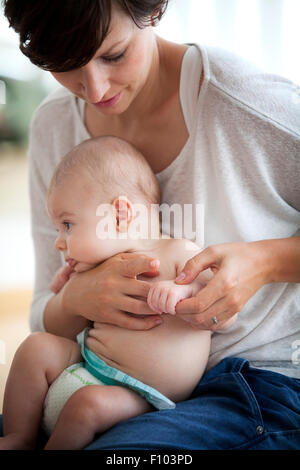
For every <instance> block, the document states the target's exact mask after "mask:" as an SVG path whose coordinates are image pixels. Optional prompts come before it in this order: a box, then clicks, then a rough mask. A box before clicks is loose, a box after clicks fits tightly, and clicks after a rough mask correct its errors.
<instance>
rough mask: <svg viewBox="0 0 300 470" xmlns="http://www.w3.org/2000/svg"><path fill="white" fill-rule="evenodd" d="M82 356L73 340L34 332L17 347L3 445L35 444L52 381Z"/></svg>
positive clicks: (7, 391)
mask: <svg viewBox="0 0 300 470" xmlns="http://www.w3.org/2000/svg"><path fill="white" fill-rule="evenodd" d="M80 360H81V354H80V347H79V345H78V344H77V343H75V342H74V341H71V340H69V339H67V338H62V337H58V336H55V335H52V334H49V333H34V334H32V335H30V336H28V338H26V339H25V341H24V342H23V343H22V344H21V346H20V347H19V349H18V350H17V352H16V354H15V356H14V359H13V363H12V366H11V369H10V372H9V376H8V379H7V383H6V388H5V395H4V403H3V429H4V436H5V437H4V438H2V439H0V449H25V448H27V449H30V448H34V447H35V442H36V438H37V432H38V429H39V425H40V420H41V416H42V410H43V403H44V399H45V396H46V394H47V391H48V388H49V386H50V384H51V383H52V382H53V381H54V380H55V379H56V377H57V376H58V375H59V374H60V373H61V372H62V371H63V370H64V369H65V368H66V367H68V366H69V365H71V364H73V363H75V362H79V361H80Z"/></svg>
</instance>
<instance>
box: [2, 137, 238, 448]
mask: <svg viewBox="0 0 300 470" xmlns="http://www.w3.org/2000/svg"><path fill="white" fill-rule="evenodd" d="M159 203H160V191H159V185H158V182H157V180H156V178H155V175H154V174H153V172H152V170H151V168H150V166H149V165H148V163H147V162H146V160H145V159H144V157H143V156H142V155H141V154H140V153H139V152H138V151H137V150H136V149H135V148H133V147H132V146H131V145H130V144H128V143H127V142H125V141H123V140H121V139H118V138H116V137H99V138H96V139H90V140H87V141H84V142H83V143H81V144H80V145H78V146H77V147H75V148H74V149H73V150H72V151H71V152H69V153H68V154H67V155H66V156H65V157H64V158H63V159H62V161H61V162H60V164H59V165H58V167H57V168H56V171H55V173H54V175H53V178H52V180H51V184H50V187H49V190H48V194H47V210H48V214H49V216H50V217H51V219H52V220H53V222H54V224H55V225H56V227H57V229H58V236H57V239H56V241H55V247H56V249H57V250H59V251H60V252H61V253H62V254H63V257H64V260H65V261H66V263H67V264H68V268H66V267H63V268H61V269H60V270H59V272H58V273H57V274H56V275H55V277H54V279H53V282H52V285H51V288H52V290H53V291H54V292H58V291H59V290H60V289H61V288H62V287H63V285H64V283H65V282H67V281H68V278H69V276H70V275H71V276H72V275H77V274H76V273H80V272H83V271H85V270H89V269H91V268H93V267H95V266H96V265H98V264H99V263H101V262H103V261H105V260H106V259H108V258H110V257H111V256H114V255H116V254H117V253H122V252H135V253H139V254H145V255H147V256H149V257H153V258H155V259H158V260H159V261H157V262H160V264H159V275H158V276H157V277H155V278H149V277H146V276H143V275H140V276H138V279H142V280H144V281H148V282H149V283H151V288H150V290H149V293H148V297H147V302H148V304H149V306H150V308H151V309H152V310H153V313H154V314H155V313H159V314H161V316H162V319H163V321H162V323H161V325H159V326H157V327H156V328H153V329H151V330H146V331H134V330H127V329H124V328H120V327H117V326H115V325H110V324H104V323H94V325H93V328H90V329H88V328H87V329H85V330H84V331H83V332H81V333H80V334H79V335H78V337H77V342H75V341H72V340H70V339H67V338H63V337H58V336H55V335H52V334H49V333H44V332H41V333H34V334H32V335H30V336H29V337H28V338H27V339H26V340H25V341H24V342H23V343H22V344H21V346H20V347H19V349H18V351H17V352H16V355H15V358H14V361H13V364H12V367H11V370H10V373H9V377H8V380H7V384H6V390H5V398H4V410H3V421H4V433H5V437H4V438H2V439H0V449H12V448H14V449H16V448H18V449H26V448H34V447H35V443H36V438H37V432H38V428H39V425H40V422H41V420H42V424H43V427H44V429H45V430H46V432H47V433H48V434H49V436H50V437H49V440H48V442H47V444H46V447H45V449H81V448H83V447H85V446H86V445H87V444H88V443H89V442H91V441H92V440H93V438H94V435H95V434H96V433H102V432H104V431H106V430H107V429H109V428H110V427H112V426H114V425H115V424H117V423H118V422H121V421H123V420H126V419H129V418H132V417H135V416H138V415H140V414H142V413H147V412H149V411H153V410H154V409H167V408H173V407H175V403H176V402H178V401H181V400H184V399H186V398H188V397H189V395H190V394H191V392H192V391H193V389H194V388H195V386H196V385H197V383H198V382H199V380H200V378H201V376H202V374H203V373H204V370H205V367H206V364H207V359H208V354H209V350H210V336H211V332H209V331H201V330H197V329H195V328H193V327H192V326H190V325H189V324H188V323H187V322H185V321H183V320H181V319H179V318H177V317H176V315H175V314H176V312H175V306H176V304H177V303H178V302H179V301H180V300H182V299H185V298H188V297H191V296H194V295H196V293H197V292H198V291H199V290H200V289H201V288H202V287H203V286H204V285H205V284H206V283H207V281H208V280H209V279H210V278H211V276H212V274H211V273H210V272H209V271H206V272H204V273H202V274H201V275H199V276H198V278H197V279H196V280H195V281H193V282H192V283H191V284H188V285H177V284H175V283H174V279H175V278H176V276H177V274H179V273H180V272H181V270H182V268H183V267H184V265H185V263H186V261H187V260H188V259H189V258H191V257H192V256H194V255H195V254H196V253H197V252H199V251H200V248H199V247H198V246H197V245H195V244H194V243H193V242H191V241H188V240H183V239H172V238H170V237H164V236H163V235H162V234H161V231H160V224H159V210H158V207H159ZM137 207H138V210H137ZM151 207H152V210H150V209H151ZM153 207H154V210H153ZM141 208H145V209H146V210H141ZM137 221H138V223H137ZM138 227H139V228H141V227H146V230H145V231H143V233H142V234H141V233H140V232H139V230H138ZM70 268H71V270H72V273H71V274H70V271H71V270H70ZM231 324H232V320H231V321H230V324H229V322H227V324H226V325H225V327H228V326H230V325H231ZM95 331H96V332H97V339H96V338H95V336H96V335H95ZM96 344H97V348H96V350H97V354H96V353H95V352H93V350H95V345H96ZM87 385H88V386H87Z"/></svg>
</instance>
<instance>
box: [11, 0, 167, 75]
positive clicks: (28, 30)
mask: <svg viewBox="0 0 300 470" xmlns="http://www.w3.org/2000/svg"><path fill="white" fill-rule="evenodd" d="M2 4H3V6H4V14H5V16H6V18H7V19H8V21H9V25H10V26H11V27H12V28H13V29H14V30H15V31H16V32H17V33H19V35H20V50H21V51H22V52H23V54H25V55H26V56H27V57H28V58H29V59H30V60H31V62H32V63H33V64H35V65H37V66H38V67H40V68H42V69H44V70H49V71H51V72H66V71H69V70H73V69H76V68H78V67H82V66H83V65H85V64H87V63H88V62H89V61H90V60H91V58H92V57H93V56H94V54H95V53H96V51H97V49H99V47H100V46H101V44H102V41H103V40H104V38H105V37H106V35H107V33H108V30H109V25H110V20H111V11H112V5H113V4H115V5H118V6H120V7H121V8H122V9H123V10H124V11H125V12H126V13H127V14H128V15H130V16H131V17H132V19H133V21H134V22H135V23H136V25H137V26H138V27H139V28H143V27H145V26H147V25H149V23H151V22H154V23H156V22H157V21H159V20H160V19H161V17H162V15H163V13H164V12H165V10H166V7H167V4H168V0H2Z"/></svg>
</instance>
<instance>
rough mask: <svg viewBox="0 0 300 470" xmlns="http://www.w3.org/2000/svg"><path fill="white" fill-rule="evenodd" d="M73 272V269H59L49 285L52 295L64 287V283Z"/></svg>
mask: <svg viewBox="0 0 300 470" xmlns="http://www.w3.org/2000/svg"><path fill="white" fill-rule="evenodd" d="M73 272H74V269H73V268H71V267H70V266H68V265H67V266H63V267H62V268H59V269H58V270H57V271H56V273H55V275H54V278H53V279H52V282H51V284H50V289H51V290H52V292H53V293H54V294H58V293H59V291H60V290H61V289H62V288H63V287H64V285H65V284H66V282H68V280H69V279H70V275H71V274H72V273H73Z"/></svg>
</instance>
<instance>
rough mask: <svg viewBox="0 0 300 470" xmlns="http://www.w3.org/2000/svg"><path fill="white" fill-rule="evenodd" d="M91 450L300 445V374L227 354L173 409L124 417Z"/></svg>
mask: <svg viewBox="0 0 300 470" xmlns="http://www.w3.org/2000/svg"><path fill="white" fill-rule="evenodd" d="M87 449H88V450H104V449H106V450H127V449H128V450H129V449H130V450H132V449H134V450H137V449H144V450H215V449H219V450H229V449H230V450H233V449H236V450H299V449H300V380H297V379H292V378H289V377H286V376H284V375H282V374H277V373H275V372H269V371H266V370H260V369H255V368H252V367H250V365H249V362H248V361H247V360H244V359H240V358H226V359H224V360H223V361H221V362H220V363H219V364H217V365H216V366H215V367H213V368H212V369H211V370H210V371H208V372H207V373H206V374H205V375H204V377H203V378H202V380H201V381H200V383H199V384H198V386H197V387H196V388H195V390H194V392H193V394H192V395H191V397H190V399H189V400H187V401H184V402H181V403H177V405H176V408H175V409H173V410H163V411H154V412H151V413H146V414H144V415H141V416H138V417H137V418H133V419H130V420H128V421H124V422H123V423H120V424H118V425H116V426H114V427H113V428H111V429H110V430H109V431H107V432H105V433H103V434H102V435H99V436H97V437H96V439H95V440H94V441H93V442H92V443H91V444H90V445H89V446H88V447H87Z"/></svg>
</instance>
